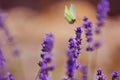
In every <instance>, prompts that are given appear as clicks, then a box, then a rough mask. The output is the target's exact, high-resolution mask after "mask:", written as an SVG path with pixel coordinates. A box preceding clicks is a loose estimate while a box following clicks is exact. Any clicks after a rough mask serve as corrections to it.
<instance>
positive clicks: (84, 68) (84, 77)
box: [79, 64, 88, 80]
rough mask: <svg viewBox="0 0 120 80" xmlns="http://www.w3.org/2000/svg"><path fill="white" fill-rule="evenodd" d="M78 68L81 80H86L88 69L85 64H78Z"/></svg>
mask: <svg viewBox="0 0 120 80" xmlns="http://www.w3.org/2000/svg"><path fill="white" fill-rule="evenodd" d="M79 68H80V70H81V72H82V80H88V79H87V74H88V68H87V66H86V65H85V64H79Z"/></svg>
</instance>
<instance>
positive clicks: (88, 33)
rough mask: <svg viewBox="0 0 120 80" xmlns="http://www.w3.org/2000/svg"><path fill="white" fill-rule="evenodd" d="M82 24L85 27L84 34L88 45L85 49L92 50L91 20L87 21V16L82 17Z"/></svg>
mask: <svg viewBox="0 0 120 80" xmlns="http://www.w3.org/2000/svg"><path fill="white" fill-rule="evenodd" d="M83 21H84V24H83V27H84V29H85V36H86V39H87V40H86V41H87V43H88V46H87V47H86V51H93V50H94V46H93V44H92V43H93V28H92V27H93V26H92V22H90V21H88V18H87V17H84V19H83Z"/></svg>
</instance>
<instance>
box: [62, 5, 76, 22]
mask: <svg viewBox="0 0 120 80" xmlns="http://www.w3.org/2000/svg"><path fill="white" fill-rule="evenodd" d="M64 16H65V19H66V20H67V21H68V22H69V23H70V24H72V23H74V21H75V18H74V16H73V15H72V14H71V12H70V10H69V9H68V7H67V6H65V11H64Z"/></svg>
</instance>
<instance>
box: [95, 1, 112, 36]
mask: <svg viewBox="0 0 120 80" xmlns="http://www.w3.org/2000/svg"><path fill="white" fill-rule="evenodd" d="M109 10H110V9H109V1H108V0H100V2H99V4H98V6H97V26H96V29H95V33H96V34H100V32H101V27H102V26H103V25H104V21H105V18H106V17H107V13H108V12H109Z"/></svg>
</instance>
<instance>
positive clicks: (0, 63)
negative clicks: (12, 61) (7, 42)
mask: <svg viewBox="0 0 120 80" xmlns="http://www.w3.org/2000/svg"><path fill="white" fill-rule="evenodd" d="M5 61H6V59H5V57H4V55H3V52H2V49H1V48H0V68H2V67H3V66H4V63H5Z"/></svg>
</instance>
